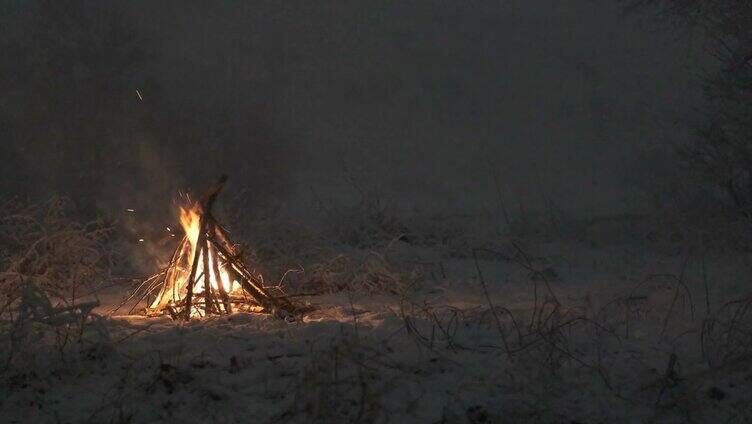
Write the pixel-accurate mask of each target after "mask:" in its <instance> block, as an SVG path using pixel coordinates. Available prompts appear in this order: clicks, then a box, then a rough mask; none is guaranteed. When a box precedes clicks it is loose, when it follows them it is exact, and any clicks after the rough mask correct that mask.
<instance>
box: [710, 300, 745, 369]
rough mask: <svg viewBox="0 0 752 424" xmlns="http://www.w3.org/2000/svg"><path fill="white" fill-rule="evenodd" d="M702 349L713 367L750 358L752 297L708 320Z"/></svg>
mask: <svg viewBox="0 0 752 424" xmlns="http://www.w3.org/2000/svg"><path fill="white" fill-rule="evenodd" d="M702 350H703V354H704V356H705V359H706V361H707V362H708V365H710V366H711V367H718V366H723V365H725V364H727V363H729V362H732V361H736V360H739V359H746V360H748V359H749V358H750V357H751V355H752V296H748V297H745V298H743V299H739V300H735V301H731V302H728V303H726V304H725V305H723V307H721V308H720V309H719V310H718V312H716V313H715V314H713V315H712V316H711V317H709V318H707V319H706V320H705V322H704V324H703V328H702Z"/></svg>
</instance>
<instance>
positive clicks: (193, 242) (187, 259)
mask: <svg viewBox="0 0 752 424" xmlns="http://www.w3.org/2000/svg"><path fill="white" fill-rule="evenodd" d="M180 225H181V226H182V227H183V231H184V232H185V236H186V242H187V243H184V245H183V247H182V250H180V252H179V254H178V256H177V258H174V264H172V265H173V266H172V268H171V269H170V270H168V274H167V276H166V280H165V285H164V288H163V289H162V292H160V293H159V295H158V296H157V298H156V299H155V300H154V302H153V303H152V305H151V307H152V308H156V307H158V306H160V305H163V304H166V303H170V302H177V301H179V300H181V299H183V298H184V297H185V296H186V293H187V290H188V283H189V281H188V280H189V278H190V272H191V268H192V265H193V262H194V257H195V256H196V254H197V253H198V255H199V256H198V263H197V268H196V275H195V276H194V281H195V283H194V285H193V295H194V299H204V292H205V289H204V287H205V284H206V283H205V282H206V280H207V276H206V275H205V273H204V257H203V255H204V251H203V249H202V251H200V252H196V250H197V249H196V246H197V245H198V239H199V236H200V232H201V205H200V204H199V203H195V204H193V205H191V206H186V207H182V206H181V207H180ZM206 252H208V258H207V263H208V269H209V272H208V280H209V284H210V287H211V291H212V294H213V296H214V298H215V299H217V298H218V297H219V295H220V289H222V290H224V292H225V293H228V294H230V293H232V292H233V291H236V290H239V289H240V284H239V283H238V282H237V280H234V279H232V278H231V275H230V272H229V271H228V269H227V265H226V264H223V263H222V261H221V260H220V258H219V256H218V254H217V251H216V249H215V248H214V246H212V245H211V244H209V245H207V249H206ZM215 263H216V269H217V270H218V271H219V281H217V277H216V274H215V272H214V269H215ZM220 303H221V302H220ZM196 315H200V313H199V309H198V308H197V307H195V304H194V307H193V310H192V311H191V316H196Z"/></svg>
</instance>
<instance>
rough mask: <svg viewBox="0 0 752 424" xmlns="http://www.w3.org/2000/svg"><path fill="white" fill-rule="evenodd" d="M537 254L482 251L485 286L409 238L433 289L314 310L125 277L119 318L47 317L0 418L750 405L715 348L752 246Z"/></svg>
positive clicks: (738, 366) (342, 300)
mask: <svg viewBox="0 0 752 424" xmlns="http://www.w3.org/2000/svg"><path fill="white" fill-rule="evenodd" d="M531 257H532V258H533V259H532V260H533V266H534V267H535V268H536V269H538V270H548V271H545V272H543V271H542V272H541V274H542V275H543V277H540V276H537V275H535V273H532V274H531V272H530V270H529V269H526V268H525V267H524V266H521V265H520V263H519V262H515V260H510V259H499V258H496V259H493V258H490V257H486V258H483V259H481V258H479V259H478V262H477V266H478V267H479V268H480V269H481V272H482V275H483V280H484V283H485V285H486V287H487V290H488V299H486V297H485V295H484V292H483V283H482V282H481V281H480V279H479V277H478V272H477V269H476V262H475V260H474V259H473V258H472V257H456V256H453V255H447V254H446V252H443V251H441V249H438V248H426V247H422V248H419V247H413V246H410V245H407V244H406V243H400V244H399V245H398V246H395V249H394V252H393V254H392V255H390V260H392V261H394V262H395V263H398V264H402V265H405V264H407V263H408V262H411V263H412V262H421V263H430V264H433V265H426V266H424V268H423V275H424V278H423V279H422V281H421V283H420V285H419V286H418V287H417V288H415V289H413V290H409V291H406V292H405V293H403V294H400V295H397V294H390V293H383V294H379V293H366V292H362V291H357V290H353V291H347V292H341V293H336V294H330V295H321V296H314V297H308V298H305V300H306V301H307V302H309V303H310V304H311V305H312V306H314V311H313V312H311V313H309V314H308V315H306V316H305V317H304V319H303V320H302V321H301V322H295V323H288V322H284V321H282V320H278V319H275V318H273V317H270V316H266V315H261V314H246V313H238V314H234V315H230V316H222V317H210V318H207V319H200V320H193V321H191V322H189V323H183V322H176V321H172V320H170V319H168V318H146V317H143V316H139V315H112V316H106V315H104V313H105V312H107V311H108V310H110V309H111V307H112V305H114V304H116V303H117V301H118V300H119V299H120V297H122V296H123V295H124V291H123V290H122V289H114V290H111V291H110V292H108V293H100V296H99V299H100V301H101V302H102V305H101V306H100V307H99V308H98V310H97V311H98V312H99V313H101V314H103V318H101V319H100V320H98V321H96V323H91V324H89V325H87V326H86V327H85V334H84V337H83V338H82V341H81V342H80V343H78V342H77V341H75V342H74V341H73V340H72V341H71V343H70V344H69V345H68V346H67V347H66V349H67V350H65V352H63V351H61V350H59V349H56V346H57V344H56V342H55V339H54V337H52V338H50V334H49V333H50V329H49V328H47V327H45V326H43V325H38V326H35V327H34V329H33V330H34V331H35V332H37V333H34V334H40V335H41V334H46V336H45V338H41V337H40V338H39V339H36V340H35V343H32V344H30V345H26V346H25V348H26V349H27V350H26V351H25V352H24V357H23V358H22V359H23V360H21V361H17V362H16V363H14V365H13V366H12V367H11V368H10V369H9V370H8V371H7V372H6V373H5V378H4V379H3V387H2V389H1V390H2V393H0V395H1V396H0V399H1V400H0V416H1V417H2V421H3V422H19V423H21V422H398V423H399V422H448V423H449V422H471V423H483V422H545V423H575V422H581V423H589V422H643V421H653V422H687V421H695V422H745V421H747V422H748V421H749V420H750V419H752V406H750V405H752V403H751V402H750V400H751V399H750V398H751V397H752V395H750V393H752V391H750V390H749V389H750V386H752V361H751V360H750V356H749V354H745V355H741V356H739V357H734V358H729V359H727V360H726V361H725V362H724V361H721V360H720V359H718V358H712V359H709V358H710V357H711V356H712V355H713V352H712V350H713V349H714V348H715V349H717V350H719V351H720V350H721V349H722V347H723V346H722V343H720V342H718V343H719V344H715V345H707V343H706V345H704V344H703V338H706V339H707V338H708V337H711V336H712V335H713V333H712V331H713V330H709V329H708V328H707V325H706V324H707V323H708V317H713V316H715V315H714V314H716V313H719V311H721V310H722V308H721V307H722V305H724V304H725V303H726V302H727V301H730V300H733V299H738V298H741V297H743V296H744V295H745V294H747V293H746V292H745V290H746V287H748V286H747V281H748V278H749V275H750V272H749V271H750V270H749V267H748V265H747V263H748V257H747V255H746V254H743V253H731V252H717V253H712V252H711V253H707V254H703V255H701V254H699V253H697V252H691V251H688V250H687V249H676V250H660V249H654V248H649V247H646V246H643V245H635V244H628V243H622V244H618V245H609V246H601V247H591V246H589V245H586V244H582V243H578V242H550V243H541V244H539V245H538V246H537V248H536V252H535V255H532V254H531ZM703 257H704V263H705V264H704V269H705V272H704V273H703V271H702V269H703ZM438 263H441V268H443V273H444V274H443V275H442V272H441V271H440V270H439V266H438V265H436V264H438ZM703 275H705V276H706V277H703ZM706 281H707V282H708V292H709V293H710V300H709V305H710V314H708V311H707V307H706V296H705V293H706V290H705V282H706ZM546 284H548V285H550V287H551V290H552V292H553V295H554V296H555V297H556V298H557V299H558V301H559V302H560V307H559V308H554V307H553V302H552V301H553V299H552V296H551V294H549V293H548V290H547V288H546ZM536 295H537V300H536ZM489 300H490V303H491V304H492V305H493V306H494V307H495V309H494V310H493V311H492V310H491V308H490V307H489ZM544 301H545V302H547V303H545V304H544ZM542 305H544V306H542ZM502 308H505V309H503V310H502ZM507 311H508V312H507ZM535 311H537V313H538V316H537V318H536V319H537V320H538V321H536V322H535V323H533V324H532V327H531V319H532V317H533V314H534V312H535ZM509 312H511V313H512V314H513V315H514V319H515V322H516V327H515V325H514V323H513V322H512V320H511V319H510V315H509ZM497 318H498V320H499V323H498V324H497V321H496V319H497ZM739 325H743V323H741V324H739ZM499 326H501V327H502V329H503V332H504V334H505V339H506V343H507V344H508V346H509V347H508V348H505V340H504V338H502V337H501V335H500V330H499ZM520 333H522V335H520ZM35 337H36V336H35ZM714 340H716V339H714ZM717 340H720V341H723V340H725V339H723V338H718V339H717ZM507 350H509V351H510V352H511V353H508V352H507ZM672 354H673V355H675V356H676V362H675V365H674V366H672V367H671V366H669V364H670V363H671V357H672ZM709 362H712V364H709Z"/></svg>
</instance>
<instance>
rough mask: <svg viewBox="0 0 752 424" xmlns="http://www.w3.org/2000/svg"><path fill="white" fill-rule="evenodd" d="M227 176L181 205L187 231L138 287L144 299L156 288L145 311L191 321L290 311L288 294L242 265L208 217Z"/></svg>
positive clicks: (221, 231) (182, 219) (220, 228)
mask: <svg viewBox="0 0 752 424" xmlns="http://www.w3.org/2000/svg"><path fill="white" fill-rule="evenodd" d="M226 180H227V177H226V176H222V177H221V178H220V179H219V181H218V182H217V183H216V184H215V185H214V186H213V187H212V188H211V189H210V190H209V191H208V192H207V193H206V194H205V195H204V197H203V198H202V199H201V200H199V201H197V202H195V203H192V204H189V205H185V206H183V207H181V208H180V223H181V225H182V227H183V230H184V231H185V236H184V237H183V238H182V240H181V241H180V243H179V244H178V246H177V248H176V249H175V251H174V253H173V255H172V258H171V259H170V261H169V262H168V264H167V267H166V268H165V269H163V270H162V271H161V272H159V273H157V274H155V275H153V276H152V277H150V278H148V279H147V280H145V281H144V282H143V283H142V284H141V286H140V287H139V289H138V290H137V291H136V292H137V293H140V294H141V298H142V299H143V298H145V297H147V295H148V294H150V293H153V292H157V296H156V298H155V299H154V301H152V302H151V303H150V305H149V307H148V308H147V314H148V315H150V316H156V315H163V314H169V315H170V316H172V317H173V318H182V319H185V320H189V319H190V318H192V317H200V316H208V315H212V314H229V313H231V312H233V311H234V310H243V311H252V312H262V311H263V312H270V313H274V314H276V315H279V316H289V313H291V312H293V311H294V309H295V308H294V306H293V305H292V304H291V303H290V302H289V301H288V300H287V299H285V298H283V297H278V296H277V297H275V296H272V295H271V294H270V293H269V291H268V290H267V288H266V287H264V285H263V280H262V279H261V277H260V276H258V275H254V273H252V272H251V271H250V270H249V269H248V268H247V267H246V266H245V264H244V263H243V261H242V259H241V255H240V254H239V252H238V250H237V248H236V246H235V245H234V244H232V243H231V242H230V239H229V235H228V234H227V231H226V230H225V229H224V228H223V227H222V226H221V225H219V223H217V221H216V220H215V219H214V217H213V216H212V213H211V209H212V205H213V204H214V201H215V200H216V198H217V195H218V194H219V192H220V191H221V190H222V187H223V186H224V183H225V182H226Z"/></svg>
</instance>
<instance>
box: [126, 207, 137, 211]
mask: <svg viewBox="0 0 752 424" xmlns="http://www.w3.org/2000/svg"><path fill="white" fill-rule="evenodd" d="M126 211H128V212H136V210H135V209H131V208H128V209H126Z"/></svg>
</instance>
